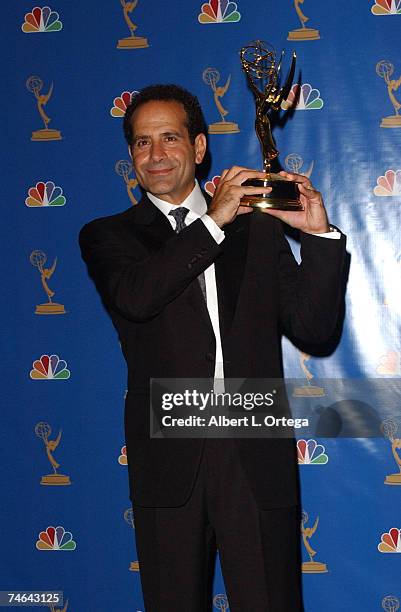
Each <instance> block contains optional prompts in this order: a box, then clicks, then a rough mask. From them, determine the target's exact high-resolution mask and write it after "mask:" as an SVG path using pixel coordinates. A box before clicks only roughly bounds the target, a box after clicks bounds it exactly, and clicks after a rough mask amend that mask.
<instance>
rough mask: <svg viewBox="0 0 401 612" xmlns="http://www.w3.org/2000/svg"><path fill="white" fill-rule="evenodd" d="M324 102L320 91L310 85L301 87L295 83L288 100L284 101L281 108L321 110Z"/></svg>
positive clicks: (306, 84)
mask: <svg viewBox="0 0 401 612" xmlns="http://www.w3.org/2000/svg"><path fill="white" fill-rule="evenodd" d="M323 104H324V102H323V100H322V98H321V97H320V91H319V90H318V89H315V88H314V87H312V85H311V84H310V83H304V84H303V85H299V84H298V83H295V85H293V86H292V87H291V91H290V93H289V94H288V98H287V99H286V100H283V102H282V103H281V108H282V109H283V110H287V109H288V108H292V109H293V110H320V109H321V108H323Z"/></svg>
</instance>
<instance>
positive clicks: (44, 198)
mask: <svg viewBox="0 0 401 612" xmlns="http://www.w3.org/2000/svg"><path fill="white" fill-rule="evenodd" d="M66 201H67V200H66V198H65V196H64V195H63V190H62V188H61V187H58V186H56V184H55V183H53V181H46V182H45V181H39V182H38V183H36V185H35V186H34V187H30V188H29V189H28V197H27V198H26V200H25V204H26V206H28V207H29V208H38V207H39V208H43V207H44V206H64V204H65V203H66Z"/></svg>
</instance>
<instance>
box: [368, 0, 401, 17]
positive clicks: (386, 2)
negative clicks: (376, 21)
mask: <svg viewBox="0 0 401 612" xmlns="http://www.w3.org/2000/svg"><path fill="white" fill-rule="evenodd" d="M370 10H371V11H372V13H373V15H401V0H376V1H375V3H374V5H373V6H372V8H371V9H370Z"/></svg>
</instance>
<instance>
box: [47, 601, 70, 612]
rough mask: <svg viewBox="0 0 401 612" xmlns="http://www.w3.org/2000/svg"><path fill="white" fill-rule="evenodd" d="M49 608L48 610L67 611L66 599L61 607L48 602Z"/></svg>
mask: <svg viewBox="0 0 401 612" xmlns="http://www.w3.org/2000/svg"><path fill="white" fill-rule="evenodd" d="M49 608H50V612H67V609H68V599H67V601H66V602H65V605H64V607H63V609H61V608H55V606H54V604H52V603H49Z"/></svg>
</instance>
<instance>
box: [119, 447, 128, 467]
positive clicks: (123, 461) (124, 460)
mask: <svg viewBox="0 0 401 612" xmlns="http://www.w3.org/2000/svg"><path fill="white" fill-rule="evenodd" d="M118 463H119V464H120V465H128V460H127V447H126V445H125V444H124V446H122V447H121V451H120V456H119V457H118Z"/></svg>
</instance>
